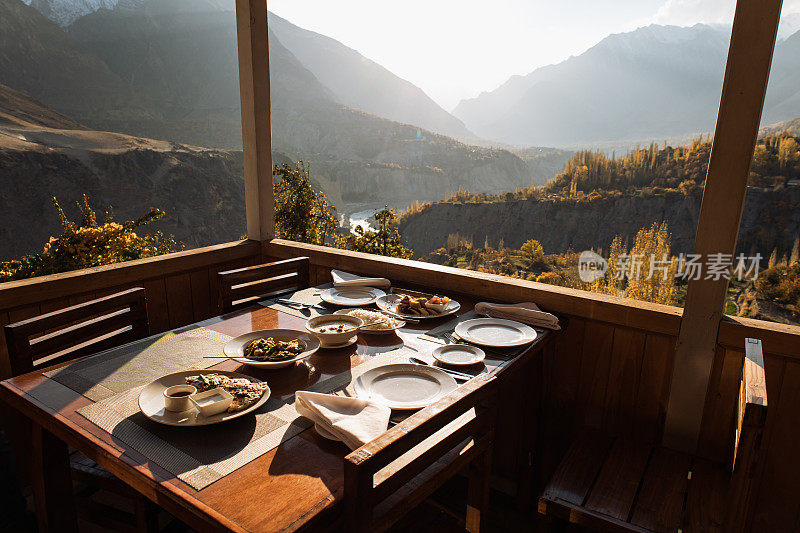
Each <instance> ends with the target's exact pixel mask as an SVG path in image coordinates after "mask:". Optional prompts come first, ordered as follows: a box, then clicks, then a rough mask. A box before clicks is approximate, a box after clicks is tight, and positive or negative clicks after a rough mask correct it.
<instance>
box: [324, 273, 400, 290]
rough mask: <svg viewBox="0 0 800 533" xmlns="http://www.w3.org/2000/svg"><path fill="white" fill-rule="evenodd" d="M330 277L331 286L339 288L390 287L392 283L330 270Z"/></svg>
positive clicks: (384, 279) (381, 279)
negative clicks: (331, 280) (331, 278)
mask: <svg viewBox="0 0 800 533" xmlns="http://www.w3.org/2000/svg"><path fill="white" fill-rule="evenodd" d="M331 277H333V286H334V287H337V288H341V287H376V288H382V287H391V285H392V282H391V281H389V280H388V279H386V278H364V277H361V276H357V275H356V274H351V273H350V272H342V271H341V270H331Z"/></svg>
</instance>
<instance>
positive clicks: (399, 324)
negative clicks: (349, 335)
mask: <svg viewBox="0 0 800 533" xmlns="http://www.w3.org/2000/svg"><path fill="white" fill-rule="evenodd" d="M351 311H359V309H339V310H338V311H336V312H335V313H333V314H334V315H348V314H349V313H350V312H351ZM372 312H373V313H377V311H372ZM387 318H390V317H387ZM391 318H392V319H393V320H394V321H395V323H396V325H395V327H393V328H376V327H374V326H373V327H369V328H361V329H359V330H358V332H359V333H370V334H373V333H374V334H377V335H382V334H383V335H385V334H387V333H394V332H395V331H396V330H398V329H400V328H402V327H403V326H405V325H406V322H405V320H401V319H399V318H394V317H391Z"/></svg>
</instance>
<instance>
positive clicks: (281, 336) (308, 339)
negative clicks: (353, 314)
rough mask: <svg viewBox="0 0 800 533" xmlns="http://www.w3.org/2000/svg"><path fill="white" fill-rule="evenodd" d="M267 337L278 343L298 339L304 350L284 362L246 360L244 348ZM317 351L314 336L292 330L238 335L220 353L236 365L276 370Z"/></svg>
mask: <svg viewBox="0 0 800 533" xmlns="http://www.w3.org/2000/svg"><path fill="white" fill-rule="evenodd" d="M267 337H272V338H273V339H277V340H279V341H288V340H292V339H298V340H299V341H300V342H303V343H305V345H306V349H305V350H304V351H303V352H301V353H299V354H297V357H295V358H294V359H287V360H286V361H253V360H252V359H248V358H246V357H245V356H244V347H245V346H247V345H248V344H249V343H250V342H251V341H254V340H256V339H266V338H267ZM318 349H319V340H318V339H317V338H316V337H315V336H314V335H310V334H308V333H306V332H305V331H295V330H293V329H262V330H259V331H251V332H250V333H245V334H244V335H239V336H238V337H235V338H233V339H231V340H229V341H228V344H226V345H225V348H223V349H222V351H223V352H224V353H225V355H227V356H228V357H230V358H231V359H233V360H234V361H236V362H237V363H242V364H243V365H250V366H257V367H258V368H270V369H276V368H283V367H286V366H289V365H292V364H294V363H295V362H296V361H300V360H302V359H305V358H306V357H309V356H311V354H313V353H314V352H316V351H317V350H318Z"/></svg>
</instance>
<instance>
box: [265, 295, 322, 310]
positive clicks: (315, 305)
mask: <svg viewBox="0 0 800 533" xmlns="http://www.w3.org/2000/svg"><path fill="white" fill-rule="evenodd" d="M275 301H276V302H280V303H282V304H290V305H299V306H300V307H312V308H314V309H320V310H322V311H326V309H325V308H324V307H323V306H321V305H320V304H307V303H304V302H295V301H294V300H290V299H288V298H276V299H275Z"/></svg>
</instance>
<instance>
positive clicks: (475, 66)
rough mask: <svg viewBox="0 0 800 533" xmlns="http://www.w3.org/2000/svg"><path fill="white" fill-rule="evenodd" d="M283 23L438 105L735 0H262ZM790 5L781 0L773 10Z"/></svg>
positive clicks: (793, 5)
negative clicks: (618, 36) (332, 43)
mask: <svg viewBox="0 0 800 533" xmlns="http://www.w3.org/2000/svg"><path fill="white" fill-rule="evenodd" d="M268 6H269V9H270V11H273V12H275V13H277V14H278V15H280V16H281V17H283V18H285V19H287V20H289V21H290V22H292V23H294V24H296V25H298V26H300V27H302V28H305V29H308V30H312V31H316V32H319V33H322V34H324V35H327V36H329V37H332V38H334V39H336V40H338V41H340V42H342V43H344V44H345V45H347V46H349V47H351V48H354V49H356V50H358V51H359V52H360V53H361V54H363V55H364V56H366V57H368V58H370V59H372V60H373V61H376V62H377V63H379V64H381V65H383V66H384V67H386V68H387V69H389V70H390V71H392V72H394V73H395V74H397V75H398V76H400V77H401V78H404V79H406V80H408V81H410V82H412V83H414V84H415V85H417V86H419V87H421V88H422V89H423V90H424V91H425V92H426V93H427V94H428V95H429V96H430V97H431V98H433V99H434V100H436V101H437V102H438V103H439V104H440V105H441V106H442V107H444V108H445V109H447V110H448V111H450V110H452V108H453V107H455V106H456V104H458V102H459V101H460V100H461V99H462V98H470V97H473V96H477V95H478V94H479V93H480V92H481V91H490V90H492V89H495V88H497V86H499V85H500V84H501V83H503V82H504V81H506V80H507V79H508V78H509V77H510V76H512V75H514V74H527V73H529V72H531V71H533V70H534V69H536V68H537V67H540V66H543V65H548V64H551V63H558V62H559V61H563V60H564V59H567V58H568V57H570V56H571V55H578V54H580V53H582V52H583V51H585V50H586V49H588V48H590V47H591V46H593V45H594V44H596V43H597V42H598V41H600V40H601V39H603V37H605V36H607V35H608V34H610V33H619V32H624V31H630V30H633V29H635V28H637V27H640V26H645V25H648V24H651V23H657V24H675V25H680V26H686V25H692V24H694V23H696V22H706V23H728V24H730V23H731V21H732V20H733V10H734V6H735V0H614V1H613V2H610V1H605V2H600V1H597V0H404V1H403V2H398V1H389V0H268ZM798 12H800V0H784V8H783V13H784V17H785V16H786V14H787V13H798Z"/></svg>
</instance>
